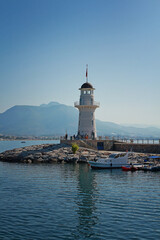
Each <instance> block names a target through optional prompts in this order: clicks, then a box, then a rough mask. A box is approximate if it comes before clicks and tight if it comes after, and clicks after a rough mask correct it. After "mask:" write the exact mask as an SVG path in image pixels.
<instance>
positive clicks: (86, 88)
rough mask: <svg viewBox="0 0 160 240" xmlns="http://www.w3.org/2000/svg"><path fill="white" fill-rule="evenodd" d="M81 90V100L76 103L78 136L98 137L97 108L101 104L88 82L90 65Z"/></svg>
mask: <svg viewBox="0 0 160 240" xmlns="http://www.w3.org/2000/svg"><path fill="white" fill-rule="evenodd" d="M79 90H80V100H79V101H78V102H75V103H74V106H75V107H76V108H78V110H79V122H78V134H77V135H78V137H80V138H87V139H96V138H97V133H96V123H95V110H96V108H98V107H99V106H100V104H99V103H98V102H95V101H94V90H95V88H93V86H92V84H90V83H89V82H88V66H87V67H86V82H85V83H83V84H82V86H81V88H79Z"/></svg>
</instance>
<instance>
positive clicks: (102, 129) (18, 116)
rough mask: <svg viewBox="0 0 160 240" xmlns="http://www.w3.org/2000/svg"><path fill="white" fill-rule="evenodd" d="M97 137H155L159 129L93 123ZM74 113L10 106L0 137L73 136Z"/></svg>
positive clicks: (0, 122) (0, 120)
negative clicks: (67, 134)
mask: <svg viewBox="0 0 160 240" xmlns="http://www.w3.org/2000/svg"><path fill="white" fill-rule="evenodd" d="M96 126H97V134H98V135H103V136H118V135H119V136H128V137H137V136H139V137H140V136H141V137H154V138H155V137H156V138H160V129H159V128H156V127H147V128H144V127H143V128H142V127H141V128H139V127H132V126H123V125H119V124H115V123H112V122H103V121H100V120H96ZM77 127H78V110H77V109H75V108H74V107H71V106H66V105H64V104H60V103H57V102H51V103H49V104H42V105H40V106H23V105H20V106H14V107H12V108H10V109H8V110H7V111H5V112H4V113H1V114H0V133H1V134H6V135H19V136H22V135H25V136H29V135H32V136H33V135H34V136H42V135H43V136H44V135H64V134H65V132H66V131H67V132H68V133H69V134H76V133H77Z"/></svg>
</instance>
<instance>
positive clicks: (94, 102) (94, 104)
mask: <svg viewBox="0 0 160 240" xmlns="http://www.w3.org/2000/svg"><path fill="white" fill-rule="evenodd" d="M80 105H81V106H97V107H99V106H100V103H99V102H96V101H93V102H90V103H88V102H87V104H83V103H80V101H77V102H74V106H75V107H76V106H80Z"/></svg>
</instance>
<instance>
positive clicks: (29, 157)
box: [0, 144, 109, 163]
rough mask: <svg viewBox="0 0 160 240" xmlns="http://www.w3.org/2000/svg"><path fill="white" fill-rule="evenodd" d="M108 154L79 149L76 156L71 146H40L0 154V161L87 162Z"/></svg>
mask: <svg viewBox="0 0 160 240" xmlns="http://www.w3.org/2000/svg"><path fill="white" fill-rule="evenodd" d="M108 154H109V153H107V152H106V153H100V152H99V151H96V150H91V149H86V148H79V150H78V151H77V152H76V154H73V153H72V149H71V146H68V145H65V144H42V145H34V146H29V147H23V148H16V149H13V150H8V151H5V152H3V153H0V161H4V162H19V163H53V162H87V161H88V160H93V159H96V158H97V157H103V156H106V155H108Z"/></svg>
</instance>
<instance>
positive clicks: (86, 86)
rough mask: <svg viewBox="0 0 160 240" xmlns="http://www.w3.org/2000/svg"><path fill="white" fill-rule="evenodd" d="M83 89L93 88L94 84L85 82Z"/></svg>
mask: <svg viewBox="0 0 160 240" xmlns="http://www.w3.org/2000/svg"><path fill="white" fill-rule="evenodd" d="M81 88H93V86H92V84H90V83H88V82H85V83H83V84H82V86H81Z"/></svg>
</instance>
